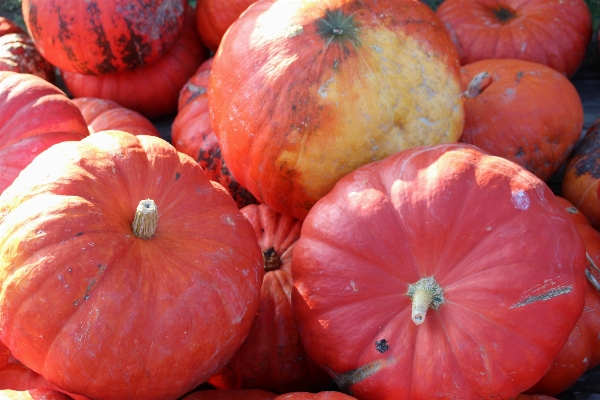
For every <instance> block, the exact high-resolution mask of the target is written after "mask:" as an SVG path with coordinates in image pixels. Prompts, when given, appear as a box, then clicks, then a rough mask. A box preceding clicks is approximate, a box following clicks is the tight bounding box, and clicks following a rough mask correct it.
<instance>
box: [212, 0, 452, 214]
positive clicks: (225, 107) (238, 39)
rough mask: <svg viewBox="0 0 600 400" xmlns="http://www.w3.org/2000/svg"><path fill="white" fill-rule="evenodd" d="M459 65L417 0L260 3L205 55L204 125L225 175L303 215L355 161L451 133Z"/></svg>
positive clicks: (273, 203)
mask: <svg viewBox="0 0 600 400" xmlns="http://www.w3.org/2000/svg"><path fill="white" fill-rule="evenodd" d="M458 66H459V61H458V57H457V54H456V50H455V49H454V46H453V44H452V42H451V41H450V39H449V38H448V35H447V34H446V32H445V30H444V28H443V26H442V24H441V21H439V19H438V18H437V16H436V15H435V14H434V13H433V11H432V10H431V9H430V8H429V7H428V6H427V5H425V4H424V3H421V2H420V1H418V0H383V1H374V0H366V1H359V0H323V1H305V0H295V1H285V2H280V1H260V2H256V3H254V4H252V5H251V6H250V7H248V9H247V10H246V11H244V13H243V14H242V15H241V16H240V17H239V18H238V19H237V20H236V21H235V22H234V23H233V24H232V25H231V26H230V28H229V30H228V31H227V33H226V34H225V36H224V37H223V40H222V41H221V44H220V45H219V49H218V51H217V52H216V54H215V57H214V61H213V66H212V71H211V77H210V84H209V88H208V101H209V104H210V113H211V123H212V127H213V129H214V131H215V133H216V135H217V138H218V139H219V143H220V146H221V150H222V152H223V158H224V159H225V162H226V163H227V166H228V167H229V170H230V171H231V173H232V174H233V176H234V177H235V179H236V180H237V181H238V182H239V183H240V184H241V185H242V186H243V187H245V188H246V189H248V190H249V191H250V193H252V194H253V195H254V196H255V197H256V198H257V200H258V201H259V202H260V203H263V204H267V205H268V206H270V207H272V208H273V209H275V210H276V211H278V212H280V213H282V214H289V215H291V216H293V217H294V218H297V219H300V220H303V219H304V218H305V217H306V214H307V212H308V210H309V209H310V208H311V207H312V205H313V204H314V203H315V202H316V201H317V200H318V199H320V198H321V197H322V196H323V195H324V194H326V193H327V192H329V190H331V188H332V187H333V186H334V184H335V182H337V180H339V179H340V178H341V177H342V176H344V175H346V174H347V173H349V172H350V171H352V170H354V169H356V168H357V167H359V166H361V165H363V164H366V163H369V162H373V161H376V160H380V159H383V158H385V157H387V156H389V155H390V154H393V153H396V152H398V151H400V150H402V149H405V148H408V147H413V146H418V145H432V144H437V143H446V142H454V141H457V140H458V137H459V136H460V133H461V132H462V128H463V118H464V114H463V108H462V98H461V96H460V92H461V89H460V76H459V69H458Z"/></svg>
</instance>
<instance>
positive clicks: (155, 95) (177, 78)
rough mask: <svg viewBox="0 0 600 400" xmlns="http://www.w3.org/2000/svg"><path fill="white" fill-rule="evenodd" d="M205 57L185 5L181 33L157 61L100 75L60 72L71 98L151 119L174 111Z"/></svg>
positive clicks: (191, 16) (191, 17)
mask: <svg viewBox="0 0 600 400" xmlns="http://www.w3.org/2000/svg"><path fill="white" fill-rule="evenodd" d="M205 59H206V48H205V47H204V46H203V45H202V43H201V42H200V37H199V36H198V32H197V31H196V23H195V16H194V10H193V9H192V8H188V10H187V12H186V18H185V21H184V25H183V29H182V31H181V35H180V36H179V37H178V39H177V41H176V42H175V44H174V45H173V46H172V47H171V48H170V49H169V51H168V52H167V53H166V54H164V55H163V56H162V57H160V59H158V60H157V61H156V62H154V63H152V64H150V65H145V66H140V67H138V68H135V69H132V70H127V71H123V72H119V73H114V74H103V75H99V76H93V75H86V74H82V73H77V72H71V71H67V70H61V71H60V72H61V75H62V78H63V80H64V83H65V86H66V87H67V89H68V90H69V92H71V94H72V95H73V96H74V97H95V98H101V99H107V100H112V101H114V102H116V103H118V104H120V105H121V106H123V107H125V108H128V109H130V110H134V111H137V112H139V113H140V114H142V115H144V116H145V117H147V118H150V119H153V118H159V117H162V116H165V115H169V114H173V113H175V112H176V111H177V100H178V97H179V91H180V90H181V88H182V87H183V85H184V84H185V82H186V81H187V80H188V78H189V77H190V76H192V75H193V74H194V72H195V71H196V69H197V68H198V66H199V65H200V64H201V63H202V62H203V61H204V60H205Z"/></svg>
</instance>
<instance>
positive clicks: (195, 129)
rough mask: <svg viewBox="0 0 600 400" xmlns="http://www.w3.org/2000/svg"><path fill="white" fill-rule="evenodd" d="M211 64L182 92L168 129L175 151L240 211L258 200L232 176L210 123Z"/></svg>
mask: <svg viewBox="0 0 600 400" xmlns="http://www.w3.org/2000/svg"><path fill="white" fill-rule="evenodd" d="M212 60H213V58H212V57H211V58H209V59H208V60H206V61H205V62H203V63H202V64H201V65H200V67H198V70H197V71H196V73H195V74H194V75H193V76H192V77H191V78H190V79H189V80H188V81H187V82H186V84H185V85H184V86H183V88H182V89H181V92H180V93H179V103H178V111H177V115H176V116H175V119H174V120H173V125H172V126H171V142H172V143H173V145H174V146H175V148H176V149H177V150H178V151H181V152H182V153H185V154H187V155H189V156H190V157H192V158H193V159H195V160H196V161H198V163H199V164H200V166H201V167H202V168H203V169H204V171H206V174H207V175H208V178H209V179H211V180H213V181H215V182H219V183H220V184H221V185H223V187H224V188H225V189H227V190H228V191H229V194H231V196H232V197H233V199H234V200H235V202H236V203H237V205H238V207H239V208H242V207H245V206H247V205H249V204H256V203H257V200H256V198H254V196H253V195H252V194H251V193H250V192H249V191H248V190H246V189H245V188H243V187H242V186H241V185H240V184H239V183H238V181H236V180H235V178H234V177H233V176H232V175H231V172H230V171H229V168H227V165H226V164H225V161H223V156H222V154H221V147H220V146H219V140H218V139H217V136H216V135H215V132H214V130H213V129H212V125H211V123H210V116H209V107H208V98H207V94H206V91H207V86H208V79H209V76H210V68H211V65H212Z"/></svg>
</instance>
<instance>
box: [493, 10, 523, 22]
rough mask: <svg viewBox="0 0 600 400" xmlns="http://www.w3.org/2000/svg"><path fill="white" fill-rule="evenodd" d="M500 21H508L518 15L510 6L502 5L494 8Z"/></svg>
mask: <svg viewBox="0 0 600 400" xmlns="http://www.w3.org/2000/svg"><path fill="white" fill-rule="evenodd" d="M492 12H493V13H494V15H495V16H496V18H497V19H498V21H500V23H506V22H508V21H510V20H511V19H513V18H514V17H516V16H517V15H516V13H515V12H514V11H513V10H511V9H510V8H508V7H504V6H500V7H498V8H495V9H493V10H492Z"/></svg>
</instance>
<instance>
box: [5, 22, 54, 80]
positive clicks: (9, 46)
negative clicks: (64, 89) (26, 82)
mask: <svg viewBox="0 0 600 400" xmlns="http://www.w3.org/2000/svg"><path fill="white" fill-rule="evenodd" d="M0 71H13V72H19V73H24V74H32V75H37V76H39V77H40V78H42V79H45V80H47V81H48V82H50V83H54V81H55V68H54V66H53V65H52V64H50V63H49V62H48V61H47V60H46V59H45V58H44V57H42V55H41V54H40V52H39V51H38V50H37V49H36V48H35V45H34V44H33V41H32V40H31V38H30V37H29V35H27V34H26V33H10V34H6V35H0Z"/></svg>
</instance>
